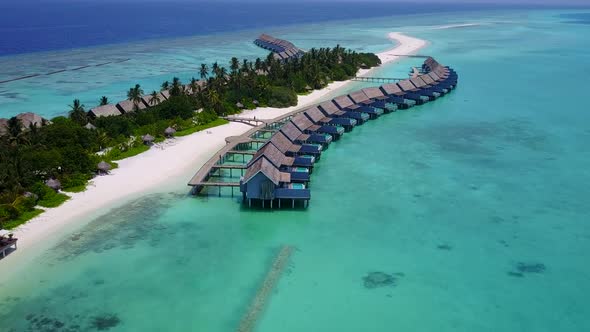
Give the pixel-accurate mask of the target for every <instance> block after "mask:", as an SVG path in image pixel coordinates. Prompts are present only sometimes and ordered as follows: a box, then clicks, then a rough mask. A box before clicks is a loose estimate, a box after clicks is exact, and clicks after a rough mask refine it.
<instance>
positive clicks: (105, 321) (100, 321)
mask: <svg viewBox="0 0 590 332" xmlns="http://www.w3.org/2000/svg"><path fill="white" fill-rule="evenodd" d="M119 323H121V320H120V319H119V317H117V315H114V314H106V315H102V316H98V317H94V319H93V320H92V323H91V326H92V327H93V328H94V329H97V330H99V331H106V330H110V329H111V328H113V327H115V326H117V325H119Z"/></svg>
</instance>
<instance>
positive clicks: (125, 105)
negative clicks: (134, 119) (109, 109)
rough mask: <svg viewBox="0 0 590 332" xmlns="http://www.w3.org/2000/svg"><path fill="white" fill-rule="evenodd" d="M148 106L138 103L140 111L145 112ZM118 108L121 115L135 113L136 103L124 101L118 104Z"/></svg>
mask: <svg viewBox="0 0 590 332" xmlns="http://www.w3.org/2000/svg"><path fill="white" fill-rule="evenodd" d="M146 107H147V106H145V104H144V103H143V102H139V103H137V109H138V110H144V109H146ZM117 108H118V109H119V111H121V113H132V112H135V103H134V102H133V101H131V100H124V101H121V102H119V103H117Z"/></svg>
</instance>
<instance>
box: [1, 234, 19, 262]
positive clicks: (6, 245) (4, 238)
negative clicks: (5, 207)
mask: <svg viewBox="0 0 590 332" xmlns="http://www.w3.org/2000/svg"><path fill="white" fill-rule="evenodd" d="M17 241H18V239H17V238H13V237H12V233H11V232H9V231H7V230H3V229H2V230H0V257H1V258H4V257H6V255H7V254H9V253H11V252H13V251H15V250H16V248H17V247H16V242H17Z"/></svg>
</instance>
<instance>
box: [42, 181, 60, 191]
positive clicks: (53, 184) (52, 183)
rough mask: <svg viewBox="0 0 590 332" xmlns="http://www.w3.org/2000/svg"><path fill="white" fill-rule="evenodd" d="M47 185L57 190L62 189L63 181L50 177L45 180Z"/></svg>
mask: <svg viewBox="0 0 590 332" xmlns="http://www.w3.org/2000/svg"><path fill="white" fill-rule="evenodd" d="M45 185H46V186H48V187H49V188H51V189H53V190H55V191H58V190H60V189H61V182H59V181H58V180H56V179H49V180H47V181H45Z"/></svg>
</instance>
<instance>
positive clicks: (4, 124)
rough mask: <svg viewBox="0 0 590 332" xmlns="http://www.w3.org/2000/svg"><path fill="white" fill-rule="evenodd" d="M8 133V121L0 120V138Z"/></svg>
mask: <svg viewBox="0 0 590 332" xmlns="http://www.w3.org/2000/svg"><path fill="white" fill-rule="evenodd" d="M6 133H8V119H0V136H2V135H5V134H6Z"/></svg>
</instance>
